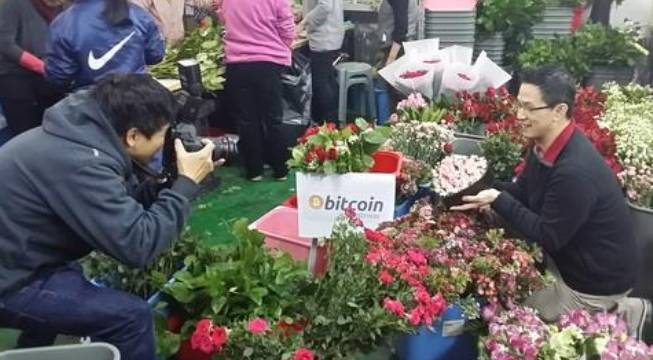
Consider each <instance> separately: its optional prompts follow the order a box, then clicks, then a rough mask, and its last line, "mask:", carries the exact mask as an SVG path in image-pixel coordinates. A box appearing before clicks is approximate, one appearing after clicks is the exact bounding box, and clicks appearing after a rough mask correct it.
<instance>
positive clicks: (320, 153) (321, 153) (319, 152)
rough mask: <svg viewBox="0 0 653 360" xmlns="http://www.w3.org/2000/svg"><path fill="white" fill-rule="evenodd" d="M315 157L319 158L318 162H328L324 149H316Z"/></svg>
mask: <svg viewBox="0 0 653 360" xmlns="http://www.w3.org/2000/svg"><path fill="white" fill-rule="evenodd" d="M315 155H316V156H317V158H318V160H320V162H321V163H323V162H324V160H326V151H324V149H322V148H317V149H315Z"/></svg>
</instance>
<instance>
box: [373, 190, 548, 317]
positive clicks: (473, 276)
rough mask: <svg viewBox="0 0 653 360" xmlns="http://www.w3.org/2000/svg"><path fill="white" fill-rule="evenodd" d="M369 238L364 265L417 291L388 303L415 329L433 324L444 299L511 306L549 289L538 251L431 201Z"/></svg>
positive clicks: (382, 278) (386, 280) (387, 281)
mask: <svg viewBox="0 0 653 360" xmlns="http://www.w3.org/2000/svg"><path fill="white" fill-rule="evenodd" d="M365 235H366V237H367V239H368V240H369V242H370V246H369V251H368V253H367V256H366V261H367V262H369V263H370V264H372V265H375V266H376V268H377V271H378V277H379V281H380V282H381V283H383V284H386V286H388V287H396V286H399V285H401V284H408V285H409V286H410V287H411V288H413V289H414V291H413V294H412V295H411V296H408V297H397V296H395V297H393V298H391V299H389V300H390V301H389V302H387V303H386V304H385V305H386V309H388V311H391V312H393V313H395V314H401V313H402V311H400V310H401V309H403V310H404V313H406V314H409V318H410V319H411V324H413V325H414V324H427V323H428V322H429V321H431V320H432V319H433V318H434V317H435V316H436V315H437V311H435V310H439V308H440V306H439V305H441V304H442V301H441V300H440V298H441V297H442V298H443V299H444V300H446V301H447V302H451V303H455V302H460V301H461V300H462V299H465V298H476V297H482V298H484V299H486V300H487V301H488V302H490V303H498V302H503V303H513V302H515V301H519V300H522V299H524V298H525V297H527V296H528V295H530V294H531V292H532V291H533V290H535V289H538V288H540V287H541V286H544V284H545V278H544V277H543V276H542V275H541V274H540V273H539V272H538V270H537V269H536V268H535V263H536V261H538V260H539V259H541V251H540V250H539V249H537V248H535V247H532V246H529V245H527V244H525V243H523V242H521V241H519V240H513V239H508V238H505V237H504V234H503V232H502V231H500V230H496V229H494V230H492V229H488V228H487V227H486V226H485V225H484V224H483V223H482V222H481V221H479V219H477V218H476V217H474V216H472V215H468V214H464V213H456V212H447V211H444V210H443V209H442V208H434V207H433V206H432V205H431V204H429V203H428V202H424V201H422V202H419V203H418V204H417V205H416V206H414V207H413V209H412V211H411V213H410V214H409V215H407V216H405V217H402V218H399V219H397V220H395V221H393V222H391V223H387V224H384V225H382V226H381V227H380V228H379V229H378V230H377V231H366V234H365ZM427 294H428V295H429V296H428V298H429V299H430V300H428V301H427V296H426V295H427ZM397 301H399V302H400V303H397ZM399 305H401V306H399ZM425 307H426V308H425ZM415 309H417V310H415Z"/></svg>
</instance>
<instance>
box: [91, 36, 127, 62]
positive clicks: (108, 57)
mask: <svg viewBox="0 0 653 360" xmlns="http://www.w3.org/2000/svg"><path fill="white" fill-rule="evenodd" d="M134 34H136V31H132V33H131V34H129V35H128V36H127V37H126V38H124V39H122V40H121V41H120V42H119V43H117V44H116V45H115V46H114V47H112V48H111V49H110V50H109V51H107V52H106V54H104V55H102V56H101V57H100V58H96V57H95V55H93V50H91V51H90V52H89V53H88V67H90V68H91V69H92V70H100V69H102V68H103V67H104V65H106V64H107V63H108V62H109V60H111V59H113V57H114V56H115V55H116V54H117V53H118V51H120V49H122V47H123V46H125V44H126V43H127V41H129V39H131V38H132V36H134Z"/></svg>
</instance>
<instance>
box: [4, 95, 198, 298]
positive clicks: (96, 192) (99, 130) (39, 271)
mask: <svg viewBox="0 0 653 360" xmlns="http://www.w3.org/2000/svg"><path fill="white" fill-rule="evenodd" d="M152 185H153V184H152ZM198 190H199V187H198V186H197V185H196V184H195V183H194V182H193V181H191V180H190V179H188V178H185V177H180V178H179V179H178V180H177V181H176V182H175V183H174V184H173V185H172V187H171V189H165V190H162V191H160V192H159V193H158V196H156V191H155V190H154V188H153V186H149V185H147V184H143V185H138V184H137V183H136V181H135V177H134V175H133V173H132V163H131V160H130V157H129V156H128V154H127V153H126V152H125V150H124V148H123V146H122V143H121V140H120V139H119V138H118V135H117V134H116V132H115V131H114V130H113V128H112V126H111V124H110V123H109V121H108V119H107V118H106V117H105V116H104V115H103V114H102V112H101V111H100V109H99V107H98V105H97V104H96V102H95V101H94V100H92V99H91V98H90V93H89V92H87V91H81V92H78V93H76V94H74V95H71V96H69V97H68V98H66V99H64V100H63V101H61V102H60V103H58V104H57V105H55V106H54V107H52V108H50V109H49V110H47V111H46V113H45V116H44V120H43V126H42V127H39V128H36V129H33V130H30V131H28V132H26V133H24V134H22V135H20V136H18V137H16V138H14V139H13V140H11V141H10V142H9V143H7V144H5V145H4V146H3V147H2V148H0V295H2V294H5V293H7V292H11V291H13V290H17V289H19V288H20V287H22V286H24V285H25V284H26V283H28V282H29V281H30V279H31V278H33V277H35V276H36V275H44V274H47V272H49V271H52V270H54V269H57V268H58V267H61V266H63V265H65V264H66V263H67V262H69V261H72V260H76V259H78V258H80V257H82V256H84V255H86V254H88V253H89V252H90V251H91V250H93V249H98V250H100V251H102V252H104V253H106V254H108V255H110V256H112V257H114V258H116V259H118V260H119V261H121V262H123V263H125V264H127V265H131V266H137V267H143V266H145V265H147V264H148V263H150V262H151V261H152V260H154V259H155V258H156V257H157V256H158V255H159V254H160V253H161V252H162V251H163V250H165V249H166V248H167V247H168V246H169V245H170V244H171V243H172V242H173V241H174V240H175V239H176V238H177V236H178V234H179V233H180V232H181V230H182V227H183V226H184V223H185V222H186V219H187V217H188V215H189V212H190V207H191V204H190V200H191V199H192V198H193V197H194V196H195V195H196V194H197V192H198Z"/></svg>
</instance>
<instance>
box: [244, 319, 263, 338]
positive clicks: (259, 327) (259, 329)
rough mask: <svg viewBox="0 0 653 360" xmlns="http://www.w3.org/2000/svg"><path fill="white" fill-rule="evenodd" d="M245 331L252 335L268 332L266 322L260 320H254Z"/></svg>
mask: <svg viewBox="0 0 653 360" xmlns="http://www.w3.org/2000/svg"><path fill="white" fill-rule="evenodd" d="M247 330H249V332H251V333H252V334H263V333H264V332H266V331H268V322H267V321H265V320H264V319H261V318H256V319H254V320H252V321H250V322H249V323H248V324H247Z"/></svg>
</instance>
